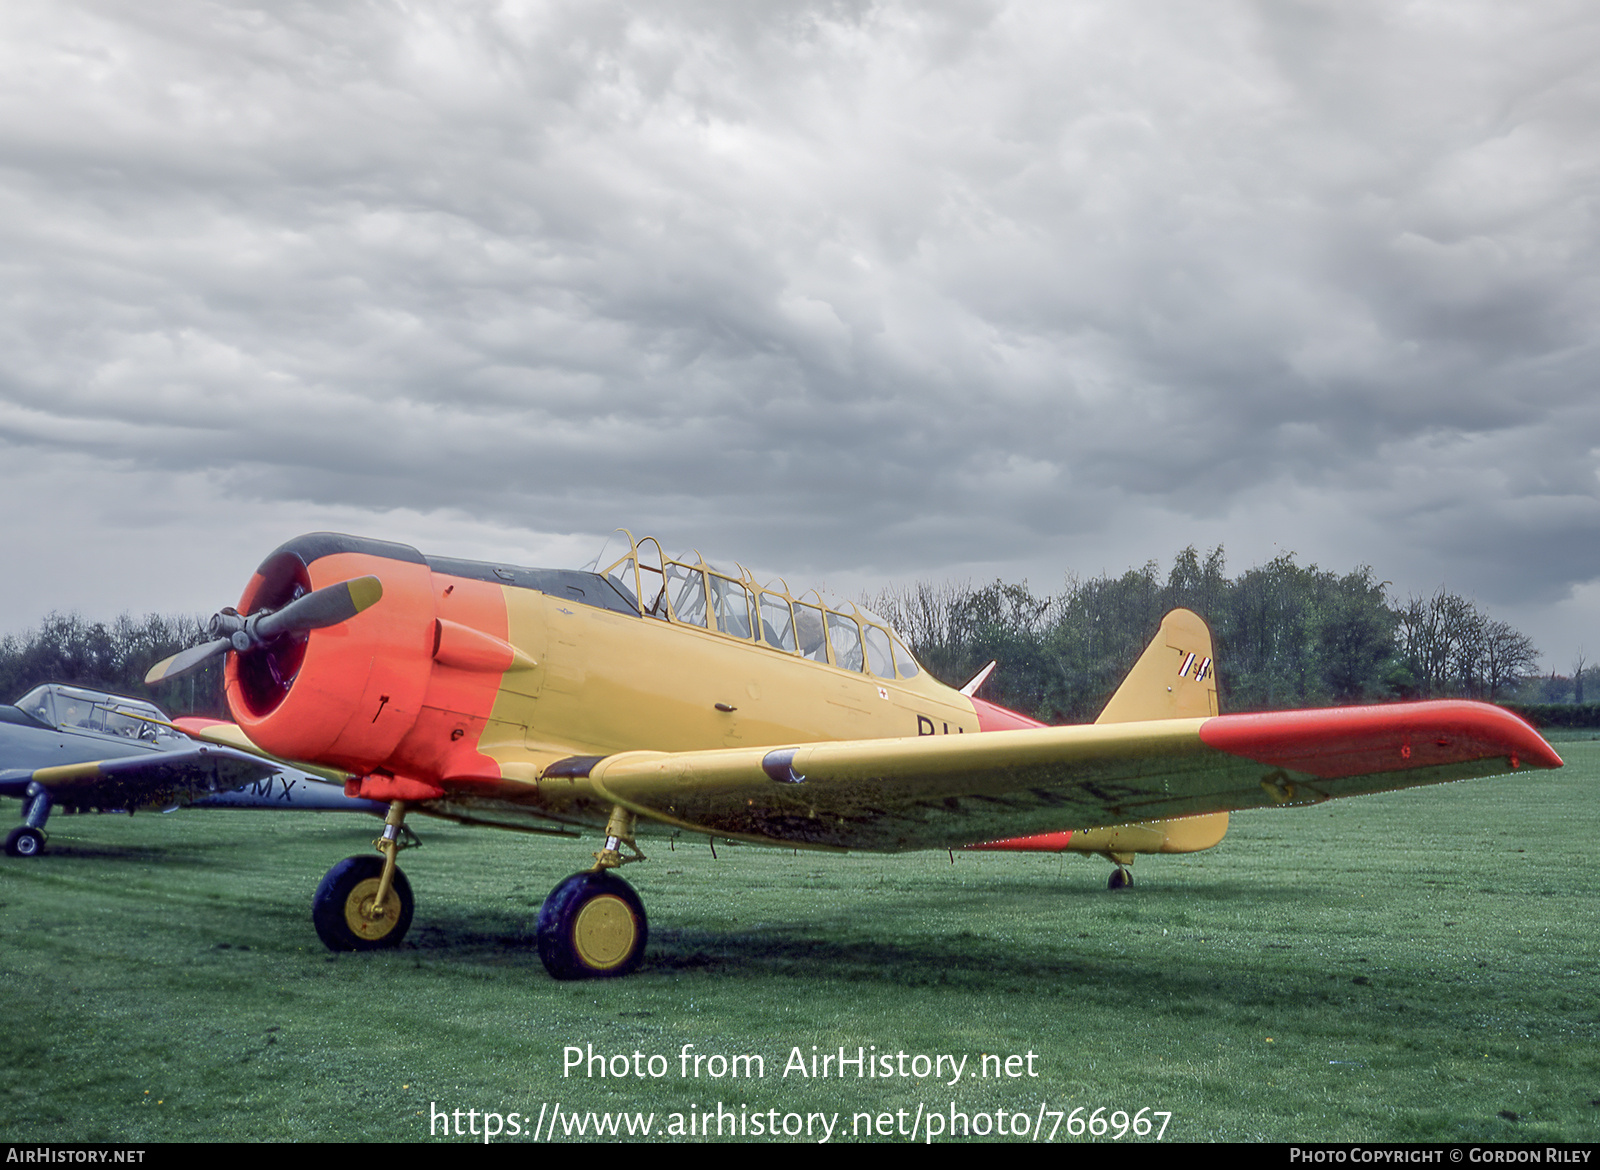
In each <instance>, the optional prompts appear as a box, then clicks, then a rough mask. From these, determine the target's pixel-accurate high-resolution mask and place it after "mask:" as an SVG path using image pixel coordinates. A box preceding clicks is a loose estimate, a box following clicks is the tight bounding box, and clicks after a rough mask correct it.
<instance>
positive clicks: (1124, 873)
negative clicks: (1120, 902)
mask: <svg viewBox="0 0 1600 1170" xmlns="http://www.w3.org/2000/svg"><path fill="white" fill-rule="evenodd" d="M1132 885H1133V874H1132V873H1131V872H1130V871H1128V870H1126V869H1124V868H1123V867H1122V866H1120V865H1119V866H1117V868H1116V869H1114V870H1112V871H1111V876H1110V878H1108V879H1107V880H1106V889H1108V890H1126V889H1128V888H1129V887H1130V886H1132Z"/></svg>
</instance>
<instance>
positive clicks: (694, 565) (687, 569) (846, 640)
mask: <svg viewBox="0 0 1600 1170" xmlns="http://www.w3.org/2000/svg"><path fill="white" fill-rule="evenodd" d="M617 531H618V533H619V534H620V535H621V536H622V537H625V538H626V543H625V545H624V544H623V543H622V542H619V541H617V539H616V538H615V537H613V539H612V541H608V542H607V546H606V548H605V549H603V550H602V551H601V553H600V556H599V557H598V558H597V559H596V560H595V562H594V568H595V571H596V572H598V573H602V574H604V575H605V577H606V578H607V579H609V580H610V581H611V583H612V584H613V585H615V586H616V587H617V589H618V591H619V592H620V593H621V594H622V595H623V596H624V597H625V598H627V599H628V600H629V601H632V602H634V604H636V605H637V606H638V607H639V612H640V614H642V615H643V616H645V617H652V618H658V619H660V620H662V621H669V622H676V623H677V624H679V625H688V626H699V627H701V628H702V629H707V630H712V631H714V632H716V633H719V634H723V635H725V636H727V637H730V638H737V639H739V640H740V641H745V642H755V643H757V644H759V645H762V646H767V647H769V648H771V649H772V650H775V651H778V652H780V653H783V654H794V655H796V656H798V657H801V658H809V659H811V660H812V661H813V662H827V663H830V664H832V665H834V666H837V667H839V668H840V669H842V670H851V671H862V672H864V673H866V674H872V675H876V676H877V677H878V678H882V679H894V678H902V679H905V678H915V677H916V676H917V674H918V673H920V671H919V668H918V666H917V661H916V659H915V658H913V657H912V656H911V652H910V651H909V650H907V649H906V647H905V643H904V641H902V640H901V638H900V636H899V635H898V634H896V633H895V632H894V630H893V629H892V628H891V627H890V625H889V623H888V622H886V621H884V620H883V618H881V617H879V616H878V615H877V614H875V613H873V612H872V611H871V610H869V609H865V608H863V607H862V606H859V605H856V604H855V603H854V602H851V601H843V600H840V599H838V598H832V597H824V596H823V595H821V594H820V593H818V592H817V591H816V590H814V589H813V590H810V591H808V592H806V593H802V594H797V593H795V592H793V591H792V590H791V589H790V588H789V586H788V584H787V583H786V582H784V581H782V580H781V579H780V580H777V581H771V582H768V583H767V584H765V585H763V584H760V583H758V582H757V581H756V579H755V577H754V576H752V575H751V573H750V570H748V569H746V568H745V567H744V566H743V565H739V564H734V565H730V566H724V565H713V564H711V563H710V562H708V561H707V560H706V559H705V558H704V557H702V556H701V555H700V554H699V553H698V552H693V553H690V554H689V555H686V556H677V557H670V556H667V555H666V554H665V553H663V552H662V550H661V544H660V542H659V541H657V540H656V539H655V538H654V537H651V536H647V537H645V538H644V539H643V540H637V541H636V540H634V538H633V535H632V533H629V532H627V531H626V530H625V529H618V530H617ZM618 554H620V555H618ZM607 558H611V559H609V560H608V559H607Z"/></svg>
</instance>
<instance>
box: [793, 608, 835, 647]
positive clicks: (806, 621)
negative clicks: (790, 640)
mask: <svg viewBox="0 0 1600 1170" xmlns="http://www.w3.org/2000/svg"><path fill="white" fill-rule="evenodd" d="M794 632H795V640H796V642H797V644H798V645H799V647H800V653H801V654H803V655H805V656H806V657H807V658H809V659H811V661H813V662H826V661H828V641H827V636H826V635H825V634H824V633H823V628H822V611H821V610H820V609H818V608H817V607H816V606H814V605H806V604H804V603H802V602H799V601H797V602H795V603H794Z"/></svg>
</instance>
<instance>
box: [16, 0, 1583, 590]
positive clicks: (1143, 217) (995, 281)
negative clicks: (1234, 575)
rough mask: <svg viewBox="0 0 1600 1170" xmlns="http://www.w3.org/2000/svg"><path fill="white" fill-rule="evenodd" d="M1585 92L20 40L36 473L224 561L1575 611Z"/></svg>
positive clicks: (508, 41) (26, 385) (685, 31)
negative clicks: (674, 564) (509, 540)
mask: <svg viewBox="0 0 1600 1170" xmlns="http://www.w3.org/2000/svg"><path fill="white" fill-rule="evenodd" d="M1597 60H1600V15H1596V13H1595V11H1594V10H1593V8H1592V6H1587V5H1582V4H1577V3H1568V4H1560V3H1557V4H1549V5H1539V6H1526V5H1516V4H1511V3H1508V2H1501V0H1495V2H1487V0H1484V2H1478V3H1471V2H1467V3H1458V4H1451V5H1434V4H1420V3H1419V4H1409V5H1394V4H1380V3H1362V2H1359V0H1358V2H1354V3H1310V2H1299V3H1296V2H1274V3H1249V2H1242V0H1235V2H1232V3H1224V4H1219V5H1211V6H1193V5H1182V4H1174V3H1156V2H1149V0H1133V2H1131V3H1115V4H1112V3H1084V4H1073V5H1059V4H1048V3H1022V2H1018V3H999V2H995V3H980V2H971V3H961V2H951V3H944V4H931V5H904V4H897V3H854V4H850V3H798V2H797V3H787V4H764V5H747V4H734V3H726V4H724V3H710V2H706V3H699V4H693V3H691V4H683V5H674V6H670V7H669V8H666V9H662V10H648V9H647V10H643V11H641V10H638V9H637V7H636V6H625V5H621V4H615V3H599V2H585V3H581V4H579V3H561V2H557V0H551V2H543V3H514V2H509V0H508V2H504V3H465V4H455V3H452V4H444V3H426V2H423V3H409V4H399V3H382V2H362V3H328V4H319V5H291V6H283V7H281V8H278V7H267V8H257V7H252V6H248V5H244V4H229V3H216V2H211V3H207V2H199V0H189V2H177V3H169V4H161V5H154V6H127V5H121V4H114V3H109V2H103V3H95V2H89V0H78V2H76V3H52V4H43V3H29V2H21V3H16V4H13V5H8V6H6V8H5V10H4V12H3V13H0V65H3V68H0V212H3V214H0V245H3V247H0V273H3V274H4V280H5V286H6V295H5V297H4V300H3V302H0V342H3V344H4V349H5V353H6V359H5V361H4V363H3V364H0V450H6V449H9V450H11V451H12V452H13V453H18V452H22V451H26V452H28V453H29V454H30V460H31V461H30V463H29V466H40V467H48V466H49V462H48V459H49V458H50V457H53V456H59V457H60V458H62V459H67V458H71V459H74V460H76V462H74V463H73V464H72V467H73V468H74V470H73V474H74V475H75V476H78V477H80V478H81V477H82V476H83V475H84V474H85V472H84V470H83V468H84V467H85V466H86V465H88V466H98V467H102V468H104V469H105V474H106V475H107V476H113V475H115V474H118V473H124V474H131V473H138V474H139V475H150V474H155V475H158V476H159V475H161V474H170V475H172V476H175V477H178V476H192V475H194V474H196V473H203V474H204V475H206V476H208V477H209V479H208V481H207V482H208V483H210V484H211V485H213V487H214V492H212V493H208V494H204V495H202V496H199V497H197V498H195V499H193V500H192V501H188V502H184V501H173V500H165V501H163V502H162V505H161V509H160V515H161V516H162V517H163V518H164V519H163V521H162V523H164V524H167V525H177V524H180V523H182V522H184V521H185V520H187V522H188V523H189V524H190V525H191V526H193V527H195V528H201V527H206V526H212V525H216V524H218V523H223V522H225V520H226V517H228V516H229V515H230V513H231V512H232V513H237V512H238V510H239V507H240V505H241V504H243V503H250V504H251V505H253V506H260V505H267V506H271V507H273V508H275V509H276V511H277V512H278V513H279V514H280V515H284V516H286V517H288V519H286V520H285V521H284V523H286V524H288V525H289V527H290V529H291V531H292V530H293V529H297V528H300V527H304V526H305V525H301V524H296V523H295V522H294V517H295V513H296V510H297V509H309V510H315V509H316V508H346V509H349V510H353V511H354V512H355V513H358V514H359V513H362V512H365V513H367V514H370V515H372V516H373V517H374V518H377V519H381V517H383V516H384V515H385V514H387V513H390V512H394V511H395V510H409V513H410V514H425V513H430V512H439V511H440V510H444V511H447V512H451V513H452V514H459V515H470V516H474V517H479V518H481V519H483V520H485V521H487V522H493V523H497V524H502V525H505V526H508V527H510V528H516V527H518V526H521V527H524V528H526V529H528V530H530V531H535V532H554V533H584V532H592V533H602V532H604V531H606V530H609V529H610V528H611V527H612V526H614V525H615V524H618V523H624V522H626V523H630V524H631V525H633V526H634V527H636V528H638V529H640V530H648V529H652V528H653V529H662V530H667V531H670V532H672V533H675V534H683V535H685V536H691V537H697V542H698V543H700V544H702V546H703V547H704V548H705V550H706V551H707V552H708V554H711V553H713V552H714V551H715V552H723V553H725V554H731V555H738V556H743V557H745V558H747V559H749V560H750V561H752V562H756V563H762V564H770V565H773V566H774V567H776V568H779V569H784V568H790V567H793V568H807V569H814V570H816V571H819V572H832V573H842V574H851V573H855V574H864V575H871V574H879V575H902V576H904V575H922V576H928V575H936V574H939V573H942V572H946V571H950V570H952V568H959V567H960V566H972V565H984V566H995V565H999V566H1007V567H1010V568H1011V569H1014V570H1015V571H1018V572H1028V571H1032V572H1034V573H1035V574H1036V575H1037V574H1040V573H1041V571H1044V572H1048V573H1052V574H1059V573H1060V572H1061V571H1062V570H1063V569H1065V568H1068V567H1080V568H1084V569H1087V570H1089V571H1094V570H1095V569H1098V568H1099V567H1101V566H1100V565H1081V564H1079V563H1077V562H1076V561H1075V554H1074V550H1083V549H1088V550H1092V551H1091V555H1094V556H1097V557H1100V558H1103V559H1105V561H1106V567H1108V568H1110V569H1112V570H1113V571H1120V569H1122V568H1124V567H1127V566H1128V565H1131V564H1139V563H1142V562H1143V561H1144V560H1145V559H1147V558H1148V557H1151V556H1162V555H1167V554H1170V553H1171V552H1172V551H1175V548H1176V547H1177V546H1176V545H1172V544H1169V543H1166V542H1167V541H1168V540H1169V539H1184V538H1192V539H1212V540H1216V541H1219V542H1221V541H1226V542H1227V543H1228V544H1229V546H1230V548H1237V549H1246V550H1254V551H1256V552H1260V551H1263V550H1270V549H1271V548H1274V547H1276V548H1280V549H1281V548H1294V549H1296V550H1298V551H1300V552H1301V553H1302V554H1305V555H1307V556H1311V557H1316V558H1321V559H1322V560H1323V561H1324V562H1325V563H1328V564H1330V566H1331V567H1339V568H1343V567H1347V566H1348V565H1351V564H1354V563H1356V562H1366V563H1371V564H1373V565H1374V566H1375V567H1376V568H1377V570H1378V572H1379V574H1380V576H1384V577H1388V578H1391V579H1394V580H1395V581H1396V582H1397V583H1399V582H1401V581H1404V582H1405V583H1406V585H1407V587H1414V588H1428V587H1430V586H1431V583H1433V582H1435V581H1436V580H1441V579H1445V578H1448V579H1449V580H1450V582H1451V584H1452V586H1453V587H1456V588H1461V589H1469V590H1481V591H1483V593H1484V594H1485V597H1486V599H1488V600H1491V601H1492V600H1500V601H1503V602H1505V603H1507V604H1527V605H1534V604H1543V603H1546V602H1551V603H1553V602H1557V601H1560V600H1561V599H1562V598H1565V597H1567V596H1568V595H1569V594H1570V593H1571V592H1572V590H1573V589H1574V588H1575V587H1578V586H1581V585H1583V584H1584V583H1586V582H1590V581H1593V580H1595V579H1596V578H1600V552H1597V551H1596V550H1600V541H1597V540H1596V537H1600V501H1597V493H1600V483H1597V480H1596V469H1597V466H1600V464H1597V460H1596V449H1597V448H1600V404H1597V401H1596V398H1597V396H1596V395H1595V394H1594V392H1593V381H1594V377H1593V375H1594V370H1595V360H1594V346H1595V341H1594V338H1595V324H1596V319H1597V315H1600V314H1597V310H1600V304H1597V298H1600V264H1597V256H1596V212H1597V207H1596V195H1595V192H1596V191H1600V174H1597V162H1600V149H1597V145H1596V140H1595V136H1594V133H1593V127H1594V126H1595V125H1596V124H1600V69H1597V67H1596V65H1595V64H1594V62H1595V61H1597ZM41 458H42V459H44V462H39V460H40V459H41ZM63 466H64V465H63ZM109 482H110V481H109V480H108V483H109ZM1291 504H1293V505H1294V507H1293V509H1292V510H1291V508H1290V505H1291ZM253 514H257V515H258V514H259V508H258V511H257V512H256V513H253ZM374 534H378V535H390V533H387V532H383V531H381V525H380V528H379V530H377V531H375V533H374ZM285 535H287V533H285ZM265 547H268V546H264V547H263V549H262V551H263V552H264V551H265ZM432 551H438V552H444V553H448V552H451V551H453V550H451V549H449V548H441V549H435V550H432ZM1118 558H1120V560H1119V559H1118ZM1238 567H1243V566H1242V565H1241V566H1238ZM47 579H48V574H45V575H44V577H43V578H42V580H47ZM49 604H50V602H49V599H48V597H45V596H43V595H39V596H36V597H35V596H30V597H28V598H27V599H26V600H23V601H13V602H12V603H11V605H12V607H13V608H15V607H16V606H21V607H22V608H24V609H27V608H28V607H30V606H31V607H32V609H33V610H37V611H39V612H42V611H43V609H45V608H48V607H49ZM114 606H115V603H114V601H113V602H110V603H109V604H108V608H114ZM26 616H31V613H30V614H28V615H26Z"/></svg>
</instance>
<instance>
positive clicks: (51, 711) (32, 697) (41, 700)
mask: <svg viewBox="0 0 1600 1170" xmlns="http://www.w3.org/2000/svg"><path fill="white" fill-rule="evenodd" d="M17 708H18V709H19V710H22V711H26V712H27V713H28V714H29V715H32V716H33V717H34V718H35V719H37V720H39V721H40V722H41V723H48V724H49V725H50V726H51V727H54V726H55V725H56V713H55V704H54V702H53V701H52V700H51V696H50V688H49V687H34V688H33V690H31V691H29V692H28V693H27V694H25V695H23V696H22V698H20V699H18V700H17Z"/></svg>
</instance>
